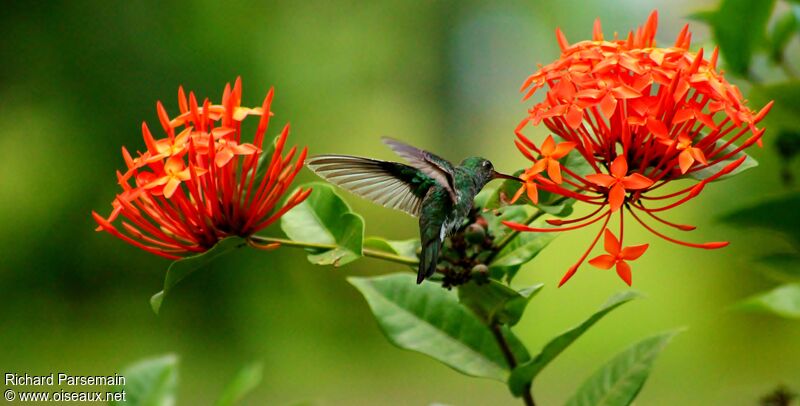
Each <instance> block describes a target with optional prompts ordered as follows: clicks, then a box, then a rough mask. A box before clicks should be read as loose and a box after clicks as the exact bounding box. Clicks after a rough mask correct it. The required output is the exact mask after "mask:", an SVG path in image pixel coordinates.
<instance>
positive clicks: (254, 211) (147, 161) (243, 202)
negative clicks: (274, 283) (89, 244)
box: [92, 78, 311, 259]
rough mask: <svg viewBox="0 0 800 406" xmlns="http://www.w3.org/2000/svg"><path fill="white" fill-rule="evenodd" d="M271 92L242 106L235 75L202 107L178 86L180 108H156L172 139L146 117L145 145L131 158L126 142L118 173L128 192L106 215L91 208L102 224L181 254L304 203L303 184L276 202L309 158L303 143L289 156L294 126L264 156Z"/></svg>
mask: <svg viewBox="0 0 800 406" xmlns="http://www.w3.org/2000/svg"><path fill="white" fill-rule="evenodd" d="M272 95H273V91H272V90H270V91H269V93H268V94H267V97H266V98H265V99H264V103H263V104H262V106H261V107H257V108H247V107H242V106H240V103H241V97H242V82H241V79H240V78H237V79H236V83H235V84H234V86H233V88H231V86H230V85H227V86H226V87H225V91H224V93H223V96H222V104H221V105H212V104H211V103H210V102H209V100H208V99H206V100H204V101H203V103H202V105H199V104H198V102H197V99H196V98H195V95H194V93H189V97H188V99H187V97H186V94H185V93H184V91H183V88H180V89H178V105H179V106H180V111H181V114H180V115H179V116H178V117H176V118H174V119H170V118H169V116H168V114H167V112H166V110H165V109H164V106H163V105H162V104H161V102H159V103H158V104H157V105H156V108H157V112H158V118H159V121H160V122H161V126H162V127H163V128H164V132H165V133H166V137H165V138H162V139H155V138H154V137H153V135H152V133H151V132H150V130H149V129H148V127H147V125H146V124H144V123H143V124H142V137H143V138H144V143H145V145H146V147H147V150H146V151H145V152H142V153H139V155H138V157H136V158H133V157H132V156H131V155H130V153H128V150H127V149H125V148H122V156H123V158H124V160H125V164H126V166H127V171H126V172H125V173H124V174H123V173H120V172H117V179H118V180H119V184H120V186H121V187H122V192H121V193H120V194H118V195H117V197H116V198H115V199H114V201H113V202H112V203H111V206H112V211H111V214H110V215H109V216H108V217H107V218H104V217H102V216H100V215H99V214H97V213H95V212H92V216H93V217H94V219H95V221H96V222H97V224H98V225H99V227H98V228H97V230H98V231H106V232H108V233H110V234H112V235H114V236H116V237H118V238H120V239H121V240H123V241H125V242H127V243H129V244H131V245H134V246H136V247H139V248H141V249H143V250H145V251H147V252H150V253H153V254H156V255H159V256H162V257H165V258H169V259H178V258H180V257H182V256H184V255H187V254H191V253H197V252H203V251H206V250H208V249H209V248H211V247H212V246H214V244H216V243H217V241H219V240H220V239H222V238H225V237H228V236H234V235H237V236H241V237H245V238H246V237H249V236H250V235H252V234H253V233H255V232H257V231H259V230H261V229H263V228H264V227H267V226H268V225H270V224H272V223H273V222H275V221H276V220H277V219H278V218H280V217H281V216H282V215H283V214H284V213H286V212H287V211H288V210H289V209H291V208H292V207H294V206H296V205H297V204H299V203H300V202H302V201H303V200H304V199H305V198H306V197H308V195H309V193H310V192H311V190H302V189H298V190H297V192H295V193H294V194H293V195H291V196H290V197H289V198H288V199H287V200H286V203H285V204H284V205H283V206H279V204H278V201H279V199H280V198H281V197H282V196H283V195H284V194H285V193H286V191H287V190H288V188H289V186H290V184H291V182H292V180H293V179H294V177H295V175H297V173H298V172H299V171H300V169H301V168H302V166H303V161H304V159H305V156H306V149H305V148H303V150H302V151H301V152H300V154H299V157H298V159H297V161H296V162H295V163H292V159H293V158H294V156H295V154H296V152H297V150H296V149H295V148H294V147H292V148H291V149H290V150H289V151H288V153H285V154H284V145H285V143H286V137H287V136H288V135H289V126H288V125H287V126H286V127H284V129H283V131H282V132H281V134H280V135H279V136H278V138H277V139H276V140H275V143H274V150H273V152H272V153H271V154H270V155H269V156H262V155H261V154H262V152H263V150H262V148H261V147H262V145H263V143H264V135H265V133H266V130H267V125H268V123H269V118H270V116H271V115H272V113H271V111H270V105H271V103H272ZM250 115H254V116H261V118H260V121H259V124H258V127H257V129H256V133H255V136H254V137H253V143H252V144H251V143H245V142H242V139H241V138H242V134H241V124H242V121H243V120H244V119H245V118H247V117H248V116H250ZM180 127H183V129H182V130H181V131H180V132H179V133H178V134H176V129H178V128H180ZM262 162H263V163H264V165H263V168H265V170H263V171H262V170H261V169H259V166H260V163H262ZM131 178H132V179H134V185H131V184H130V183H129V182H130V179H131ZM276 207H277V209H276ZM120 218H121V219H120ZM114 223H118V224H119V226H121V229H120V228H119V226H117V225H115V224H114ZM254 245H255V244H254ZM264 248H271V247H264Z"/></svg>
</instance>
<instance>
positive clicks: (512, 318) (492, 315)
mask: <svg viewBox="0 0 800 406" xmlns="http://www.w3.org/2000/svg"><path fill="white" fill-rule="evenodd" d="M543 286H544V284H542V283H540V284H537V285H534V286H531V287H529V288H526V289H523V290H520V291H519V292H517V291H516V290H514V289H511V288H510V287H508V286H506V285H504V284H502V283H500V282H498V281H496V280H494V279H490V280H489V282H488V283H485V284H478V283H476V282H475V281H471V282H469V283H467V284H464V285H461V286H459V287H458V300H459V301H460V302H461V303H462V304H463V305H465V306H467V307H469V308H470V310H472V312H473V313H474V314H475V315H476V316H478V318H479V319H481V320H482V321H483V322H484V323H485V324H487V325H493V324H505V325H508V326H514V325H516V324H517V323H518V322H519V320H520V319H521V318H522V313H523V312H524V311H525V307H526V306H527V305H528V302H529V301H530V300H531V298H532V297H533V296H535V295H536V293H538V292H539V291H540V290H541V289H542V287H543Z"/></svg>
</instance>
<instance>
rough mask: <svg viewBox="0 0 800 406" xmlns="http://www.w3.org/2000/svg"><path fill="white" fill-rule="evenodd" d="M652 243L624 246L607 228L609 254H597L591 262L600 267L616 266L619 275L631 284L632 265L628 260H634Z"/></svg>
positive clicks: (606, 244) (605, 244) (606, 245)
mask: <svg viewBox="0 0 800 406" xmlns="http://www.w3.org/2000/svg"><path fill="white" fill-rule="evenodd" d="M649 246H650V244H641V245H634V246H631V247H624V248H623V247H622V243H621V242H620V241H619V240H617V237H616V236H614V233H612V232H611V230H609V229H606V235H605V243H604V244H603V247H604V248H605V250H606V252H608V254H604V255H600V256H597V257H595V258H593V259H591V260H589V264H591V265H592V266H595V267H597V268H600V269H611V267H613V266H616V268H617V275H619V277H620V278H621V279H622V280H623V281H625V283H627V284H628V286H630V285H631V266H630V265H628V263H627V262H626V261H633V260H635V259H638V258H639V257H641V256H642V254H644V252H645V251H647V247H649Z"/></svg>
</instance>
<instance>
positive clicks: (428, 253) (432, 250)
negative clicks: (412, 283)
mask: <svg viewBox="0 0 800 406" xmlns="http://www.w3.org/2000/svg"><path fill="white" fill-rule="evenodd" d="M441 249H442V242H441V241H440V240H439V239H438V238H434V239H431V240H428V241H425V242H424V244H423V245H422V252H421V253H420V258H419V270H418V271H417V284H420V283H422V281H424V280H425V279H426V278H429V277H430V276H431V275H433V274H434V273H435V272H436V264H437V263H438V262H439V251H440V250H441Z"/></svg>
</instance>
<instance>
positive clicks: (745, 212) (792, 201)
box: [721, 192, 800, 245]
mask: <svg viewBox="0 0 800 406" xmlns="http://www.w3.org/2000/svg"><path fill="white" fill-rule="evenodd" d="M798 207H800V192H794V193H790V194H788V195H784V196H781V197H778V198H774V199H771V200H767V201H764V202H760V203H758V204H756V205H754V206H750V207H746V208H744V209H739V210H737V211H734V212H732V213H728V214H726V215H725V216H723V217H722V218H721V220H722V221H724V222H726V223H728V224H732V225H735V226H744V227H757V228H762V229H767V230H769V231H773V232H777V233H780V234H783V235H785V236H787V237H789V238H791V239H792V241H793V242H794V243H795V244H798V245H800V216H794V215H791V213H795V212H796V211H797V208H798Z"/></svg>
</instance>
